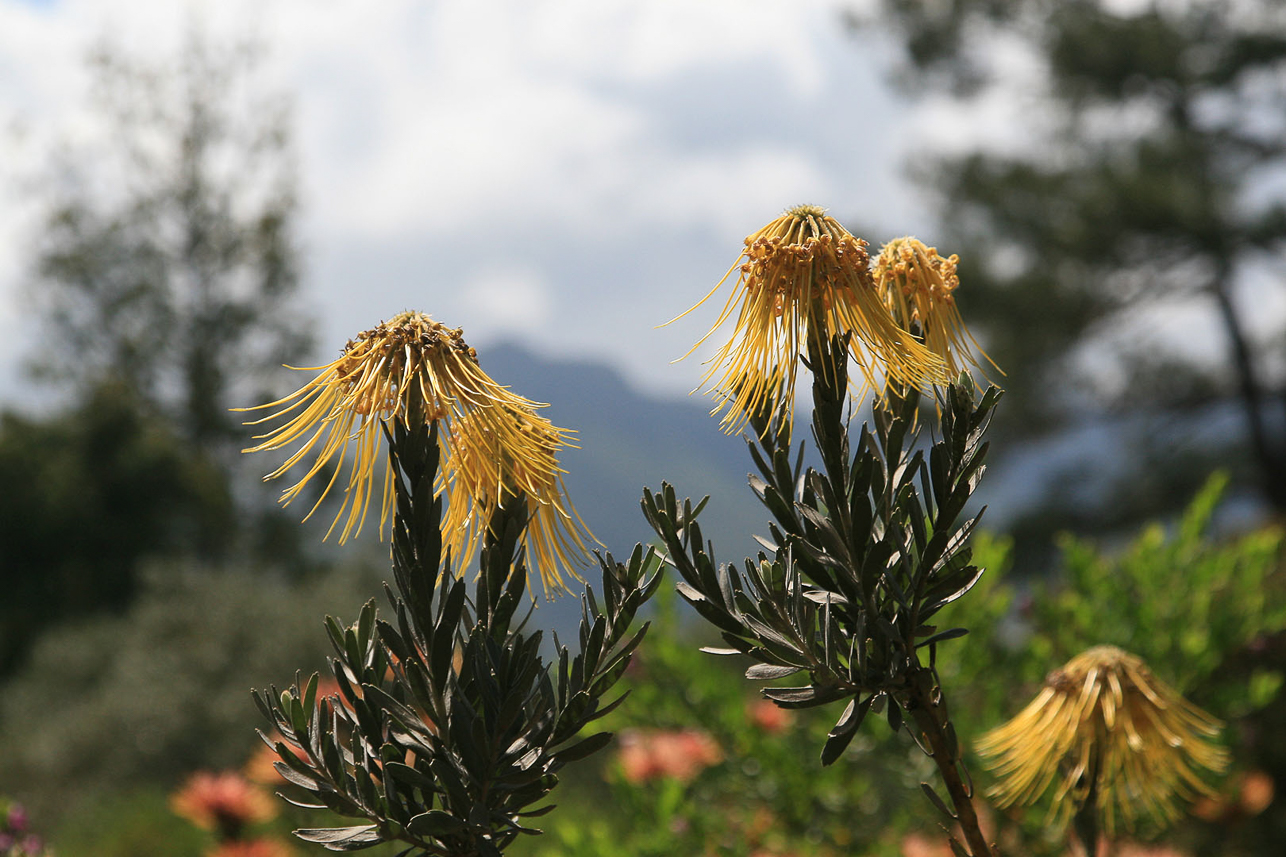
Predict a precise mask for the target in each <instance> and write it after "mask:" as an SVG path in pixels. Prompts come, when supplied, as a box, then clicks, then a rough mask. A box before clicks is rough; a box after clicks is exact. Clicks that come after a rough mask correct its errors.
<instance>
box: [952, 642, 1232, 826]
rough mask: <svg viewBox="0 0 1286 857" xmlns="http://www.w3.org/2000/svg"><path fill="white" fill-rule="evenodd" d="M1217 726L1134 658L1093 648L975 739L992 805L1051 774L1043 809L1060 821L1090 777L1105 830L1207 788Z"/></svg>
mask: <svg viewBox="0 0 1286 857" xmlns="http://www.w3.org/2000/svg"><path fill="white" fill-rule="evenodd" d="M1220 727H1221V724H1220V722H1219V721H1218V720H1216V719H1215V718H1213V717H1211V716H1210V715H1209V714H1206V713H1205V712H1204V711H1202V710H1201V709H1199V708H1197V707H1196V706H1194V705H1192V704H1191V703H1190V702H1188V701H1187V700H1186V699H1184V698H1183V697H1182V696H1180V695H1179V694H1178V693H1177V692H1176V691H1174V690H1173V689H1172V688H1170V687H1169V686H1167V685H1166V684H1165V683H1164V682H1162V681H1160V680H1158V679H1157V678H1156V677H1154V676H1153V675H1152V672H1151V671H1150V670H1149V669H1148V668H1147V665H1146V664H1144V663H1143V661H1142V659H1140V658H1138V657H1136V656H1135V655H1131V654H1129V653H1127V652H1124V651H1122V650H1120V649H1118V648H1115V647H1112V646H1098V647H1095V648H1093V649H1090V650H1089V651H1086V652H1084V653H1082V654H1080V655H1077V656H1076V657H1075V658H1073V659H1072V660H1070V661H1068V662H1067V664H1066V665H1065V666H1064V667H1063V668H1062V669H1059V670H1055V671H1054V672H1052V673H1050V674H1049V676H1048V677H1047V678H1046V679H1045V687H1044V688H1043V689H1042V690H1041V692H1040V694H1039V695H1037V697H1036V698H1035V699H1034V700H1033V701H1032V702H1031V704H1029V705H1028V706H1027V707H1026V708H1025V709H1023V711H1022V712H1021V713H1020V714H1019V715H1018V716H1017V717H1015V718H1014V719H1013V720H1010V721H1009V722H1008V723H1005V724H1004V725H1002V726H1000V727H998V728H997V729H994V730H993V731H991V732H989V733H987V734H986V735H984V736H983V737H982V738H981V739H979V741H978V742H977V747H978V752H979V753H980V754H981V755H982V756H983V758H984V759H985V760H986V762H987V765H988V767H990V768H991V769H992V770H993V771H994V772H995V774H996V775H997V777H998V780H997V783H996V785H995V786H993V787H992V789H991V791H990V792H989V794H990V796H991V797H993V798H994V799H996V802H997V803H998V804H999V805H1000V806H1002V807H1005V806H1010V805H1012V804H1029V803H1034V802H1035V801H1036V800H1038V799H1039V798H1040V797H1041V795H1043V794H1044V793H1045V792H1046V790H1047V789H1048V787H1049V786H1050V784H1051V783H1055V782H1057V788H1056V789H1055V794H1054V805H1053V806H1052V807H1051V809H1050V812H1051V815H1052V817H1053V819H1054V820H1055V822H1056V823H1057V824H1059V825H1060V826H1061V825H1063V824H1066V822H1067V820H1068V819H1069V817H1070V816H1071V815H1072V814H1073V812H1075V810H1076V807H1077V806H1078V805H1079V804H1080V803H1083V802H1085V800H1086V798H1087V796H1088V795H1089V794H1090V793H1091V786H1093V785H1094V784H1095V782H1096V783H1097V787H1096V788H1094V789H1093V793H1094V794H1095V796H1096V797H1095V799H1096V801H1097V809H1098V814H1099V818H1100V819H1101V820H1102V824H1103V826H1104V829H1105V830H1106V831H1107V832H1108V834H1109V835H1111V834H1112V833H1113V832H1114V830H1115V828H1116V826H1117V825H1118V823H1119V824H1122V825H1124V826H1125V827H1126V828H1127V829H1130V828H1133V827H1134V825H1135V822H1136V821H1137V820H1138V819H1139V818H1140V817H1142V816H1144V815H1147V816H1150V817H1152V818H1153V819H1154V820H1155V821H1157V822H1161V823H1164V822H1169V821H1173V820H1174V819H1175V818H1177V817H1178V815H1179V808H1178V807H1179V803H1180V801H1187V800H1191V799H1192V798H1194V797H1196V796H1197V795H1199V794H1207V795H1208V794H1211V790H1210V787H1209V785H1207V784H1206V782H1205V781H1204V779H1203V777H1202V772H1215V773H1217V772H1221V771H1223V770H1224V769H1225V768H1226V767H1227V765H1228V753H1227V751H1226V750H1225V749H1224V748H1222V747H1220V746H1219V745H1217V744H1215V743H1214V741H1213V740H1212V739H1213V738H1214V737H1215V736H1216V735H1217V734H1218V733H1219V729H1220Z"/></svg>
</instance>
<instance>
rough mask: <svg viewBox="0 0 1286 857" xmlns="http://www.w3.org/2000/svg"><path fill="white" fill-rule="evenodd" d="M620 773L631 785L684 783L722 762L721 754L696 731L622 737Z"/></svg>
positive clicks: (633, 733)
mask: <svg viewBox="0 0 1286 857" xmlns="http://www.w3.org/2000/svg"><path fill="white" fill-rule="evenodd" d="M619 759H620V762H621V771H622V773H623V774H624V776H625V779H626V780H628V781H629V782H631V783H640V782H645V781H647V780H653V779H664V778H671V779H676V780H679V781H681V782H687V781H689V780H691V779H693V778H695V777H696V776H697V774H699V773H701V772H702V771H703V770H705V769H706V768H708V767H710V766H711V765H717V764H718V763H719V762H721V761H723V750H722V749H721V748H720V747H719V745H718V744H717V743H716V742H715V740H714V738H712V737H710V735H709V733H706V732H702V731H701V730H699V729H682V730H678V731H672V732H659V731H644V730H637V729H631V730H627V731H625V732H622V733H621V750H620V753H619Z"/></svg>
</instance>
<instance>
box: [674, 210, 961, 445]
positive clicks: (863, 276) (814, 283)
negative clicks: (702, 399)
mask: <svg viewBox="0 0 1286 857" xmlns="http://www.w3.org/2000/svg"><path fill="white" fill-rule="evenodd" d="M866 246H867V245H866V242H865V241H862V240H861V239H859V238H855V237H854V236H853V235H852V234H851V233H849V231H848V230H846V229H845V228H844V227H843V226H841V225H840V224H839V222H838V221H836V220H835V219H834V218H832V217H829V216H828V215H826V213H825V211H824V210H823V209H821V208H818V207H817V206H798V207H796V208H793V209H791V210H789V211H787V212H786V213H785V214H784V215H783V216H781V217H779V218H777V219H776V220H774V221H773V222H772V223H769V224H768V225H767V226H765V227H764V228H763V229H761V230H759V231H758V232H756V233H755V234H754V235H751V236H749V237H748V238H746V240H745V249H744V250H743V251H742V255H741V257H740V258H739V259H738V260H737V262H736V263H735V264H734V265H733V266H732V267H731V268H730V269H729V270H728V273H727V274H725V275H724V277H723V279H722V280H720V281H719V283H718V285H716V286H715V287H714V289H712V290H711V291H710V292H709V294H707V295H706V296H705V297H704V298H702V299H701V300H700V301H698V302H697V304H696V306H694V307H692V309H689V310H688V311H687V312H685V313H684V314H683V315H687V314H688V312H692V310H694V309H696V308H697V307H698V306H701V304H703V303H705V302H706V301H707V300H709V299H710V297H711V296H713V295H714V293H715V292H716V291H718V290H719V289H720V288H721V287H722V286H723V285H724V283H726V282H727V281H728V278H729V277H731V276H732V274H733V272H738V274H739V277H738V281H737V285H738V288H736V289H734V290H733V293H732V295H731V296H729V298H728V301H727V303H726V304H725V305H724V308H723V311H722V312H721V313H720V315H719V318H718V320H717V321H716V322H715V323H714V325H713V326H712V327H711V328H710V331H709V332H708V333H706V335H705V336H703V337H702V338H701V340H700V341H699V342H698V343H697V345H696V346H694V347H693V350H695V348H696V347H698V346H700V345H701V344H702V343H703V342H705V341H706V340H707V339H708V338H709V337H710V336H711V335H712V334H713V333H714V332H715V331H716V330H717V329H718V328H719V327H720V326H722V325H723V323H724V322H725V321H727V320H728V319H729V318H731V317H732V316H733V314H734V312H735V314H736V322H735V325H734V330H733V335H732V339H731V340H729V341H728V342H727V343H726V344H725V345H723V346H722V347H721V348H720V349H719V351H718V352H717V353H716V354H715V356H714V357H713V358H712V359H711V361H710V362H711V364H712V365H711V368H710V370H709V371H708V372H707V373H706V375H705V378H704V379H703V381H702V383H703V384H705V383H709V382H710V381H711V379H712V378H714V376H715V375H719V378H718V380H717V381H715V382H714V384H713V385H712V389H713V390H714V391H715V392H716V393H717V394H718V395H719V396H721V397H722V401H721V402H720V404H719V405H718V406H716V408H715V409H714V412H715V413H718V412H719V411H721V410H723V409H724V408H727V412H726V413H725V414H724V415H723V418H722V425H723V428H724V430H725V431H727V432H728V433H734V432H737V431H739V430H740V429H741V428H742V427H743V426H744V425H745V423H746V421H747V420H748V419H749V418H750V416H751V415H752V414H754V413H756V412H759V411H761V410H762V409H765V408H766V409H770V410H771V411H772V412H773V413H778V412H781V413H782V415H783V416H784V417H785V422H786V426H787V427H789V426H790V423H791V416H792V411H793V403H794V391H795V376H796V369H797V363H798V358H799V355H801V354H806V353H807V350H808V349H807V345H808V342H809V339H810V337H812V338H817V339H820V340H825V339H829V338H830V337H832V336H835V335H837V334H838V335H843V334H851V335H852V336H851V339H850V345H849V348H850V356H851V357H852V358H853V360H854V361H855V362H856V364H857V366H858V368H859V370H860V371H861V373H862V375H863V376H864V378H865V381H866V383H867V384H868V385H869V386H870V387H872V388H875V389H882V388H883V386H884V384H885V383H888V382H897V383H899V384H903V385H907V386H913V387H924V386H927V385H929V384H933V383H939V382H944V381H946V380H947V378H948V376H947V369H946V365H945V364H944V363H943V360H942V358H941V357H938V356H937V355H935V354H933V353H932V352H931V351H929V350H928V349H927V348H925V347H924V346H923V345H922V344H920V343H919V342H917V341H916V340H915V338H914V337H913V336H912V335H911V334H910V333H909V332H907V331H906V330H903V329H902V328H900V327H899V326H898V325H897V324H896V322H895V321H894V319H893V317H892V316H891V315H890V313H889V310H888V309H887V307H886V306H885V305H884V303H883V300H882V298H881V297H880V295H879V293H878V292H877V290H876V288H875V284H874V282H873V280H872V278H871V272H870V257H869V256H868V254H867V252H866ZM682 317H683V316H679V318H682ZM689 353H691V352H689Z"/></svg>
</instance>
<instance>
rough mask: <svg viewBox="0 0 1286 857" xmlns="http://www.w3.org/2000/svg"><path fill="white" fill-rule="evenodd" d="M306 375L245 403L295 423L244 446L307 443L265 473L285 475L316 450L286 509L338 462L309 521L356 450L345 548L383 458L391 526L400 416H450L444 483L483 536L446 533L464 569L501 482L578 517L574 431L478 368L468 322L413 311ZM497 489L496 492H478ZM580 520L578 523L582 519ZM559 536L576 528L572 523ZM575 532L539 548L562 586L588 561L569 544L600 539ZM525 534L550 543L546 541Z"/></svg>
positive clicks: (385, 519) (344, 513)
mask: <svg viewBox="0 0 1286 857" xmlns="http://www.w3.org/2000/svg"><path fill="white" fill-rule="evenodd" d="M302 371H310V372H317V373H318V374H317V375H316V377H314V378H313V379H312V380H311V381H309V382H308V383H306V384H305V385H304V386H303V387H301V388H300V389H299V390H297V391H295V392H294V393H291V394H290V395H289V396H286V397H285V398H283V399H279V400H278V401H275V402H270V403H268V404H266V405H258V406H256V407H254V408H245V409H240V410H247V411H253V410H263V409H275V410H274V411H273V412H272V413H270V414H269V415H268V416H266V417H263V418H261V419H258V420H254V421H252V422H250V423H247V424H248V425H261V424H264V423H270V422H273V421H278V420H282V419H285V420H286V422H284V423H282V424H281V425H278V426H277V427H276V428H273V429H270V430H268V431H267V432H265V433H264V434H261V435H257V436H256V440H260V441H261V443H259V444H258V445H256V446H253V447H251V448H249V449H247V450H245V451H246V452H261V451H266V450H276V449H282V448H284V447H287V446H290V445H293V444H295V443H297V442H298V443H300V446H299V448H298V449H297V450H295V451H294V452H293V453H292V454H291V455H290V457H289V458H287V459H286V461H285V462H284V463H283V464H282V465H281V466H280V467H278V468H277V469H276V470H274V471H273V472H272V473H269V474H268V475H267V476H266V477H264V478H265V479H276V478H278V477H280V476H283V475H285V474H286V472H287V471H289V470H290V469H291V468H292V467H294V466H295V465H296V464H298V463H299V462H300V461H301V460H303V459H304V458H305V457H306V456H308V455H309V454H310V453H312V452H313V451H314V450H316V453H315V458H314V459H313V461H312V463H311V465H310V466H309V467H308V469H307V470H306V471H305V472H304V474H303V476H302V477H300V478H299V480H298V481H297V482H295V483H294V484H293V485H291V486H290V487H289V488H287V489H286V490H285V491H284V492H283V493H282V497H281V501H282V503H283V504H288V503H290V502H291V501H292V500H293V499H295V497H297V496H298V495H299V494H300V493H301V492H302V491H303V490H304V487H305V486H306V485H307V484H308V483H309V482H310V481H311V480H312V479H313V478H314V477H316V476H317V475H318V474H319V473H322V472H324V471H325V469H326V468H327V467H328V466H331V465H332V464H333V467H334V472H333V474H332V475H331V476H330V478H329V480H328V481H327V483H326V485H325V486H324V487H323V488H322V491H321V496H320V497H319V498H318V500H317V502H316V503H315V504H314V505H313V508H312V509H311V510H310V511H309V512H308V515H307V516H305V520H307V518H308V517H310V516H311V515H312V514H313V512H315V511H316V510H317V507H318V506H319V505H320V504H321V502H322V500H323V499H325V497H326V495H327V494H328V493H329V492H330V490H331V488H332V487H334V485H335V483H336V482H337V481H338V480H339V478H340V472H341V471H342V470H343V469H344V462H345V460H346V459H347V457H348V453H349V447H350V445H351V446H354V447H355V449H354V451H353V458H352V462H351V464H350V465H349V469H348V476H347V484H346V486H345V488H344V499H343V502H342V503H341V505H340V508H339V511H338V512H337V513H336V516H335V520H334V522H333V523H332V524H331V527H330V529H329V530H328V531H327V533H326V534H327V536H329V535H330V533H331V532H333V531H334V530H335V528H336V527H339V528H340V531H339V532H340V535H339V540H340V543H341V544H342V543H343V542H345V541H346V540H347V539H348V538H349V537H350V536H355V535H357V534H358V533H359V532H361V529H362V526H363V524H364V523H365V520H366V514H367V510H368V508H369V506H370V503H371V499H372V497H373V496H374V493H375V487H376V477H375V468H376V463H377V461H378V460H379V459H380V458H381V457H382V458H383V459H384V471H383V477H382V478H381V480H380V483H379V490H380V495H381V501H380V508H381V515H380V532H381V535H382V534H383V533H384V532H385V528H386V527H391V524H392V517H393V507H394V491H393V471H392V468H391V466H390V463H389V461H388V458H387V456H386V455H384V456H382V455H381V451H382V447H383V440H382V438H383V431H384V426H385V424H387V423H388V422H389V421H391V420H394V419H397V420H400V421H402V422H403V423H407V424H416V423H427V422H433V421H439V422H440V423H441V427H440V431H439V433H438V442H439V444H440V446H441V450H442V461H443V466H442V472H441V473H440V475H439V483H438V489H437V490H438V491H439V492H440V493H442V494H443V495H444V500H445V504H446V507H447V513H446V523H447V525H448V526H459V525H464V526H465V527H466V528H472V529H471V530H470V532H472V533H473V534H474V535H472V536H467V537H464V538H463V539H462V538H460V537H458V535H454V534H452V533H450V532H448V534H447V542H448V543H449V544H453V545H454V546H455V547H456V548H457V550H456V551H454V552H453V553H452V556H453V561H454V563H455V566H456V568H457V569H463V568H465V567H466V566H467V565H468V564H469V562H470V561H471V559H472V557H473V551H474V550H476V548H477V546H478V540H477V539H476V537H475V536H476V534H477V532H478V531H479V527H480V526H485V519H486V514H488V513H489V512H490V511H491V510H494V508H495V506H496V503H497V502H498V501H499V500H502V499H503V494H502V493H500V492H499V491H497V490H495V489H496V486H497V485H501V484H503V485H504V486H505V487H506V488H507V489H509V490H511V491H514V492H517V491H522V492H523V493H527V494H530V495H531V496H529V498H528V502H529V503H532V502H534V503H535V504H537V505H538V506H540V507H542V508H543V507H545V506H550V507H552V508H556V509H557V511H558V513H559V514H561V515H563V516H564V518H563V519H564V520H571V519H572V518H575V513H574V511H572V510H571V506H570V503H568V502H567V501H566V500H565V499H564V498H563V497H562V495H561V493H560V492H561V490H562V487H563V486H562V481H561V478H560V474H561V472H562V471H560V470H559V469H558V464H557V453H558V450H559V449H560V448H561V447H563V446H566V445H567V440H566V438H567V436H568V435H569V434H570V432H569V431H568V430H566V429H560V428H555V427H554V426H552V425H550V423H549V421H548V420H544V419H542V418H540V417H537V416H536V415H535V411H536V409H537V408H541V407H544V405H542V404H538V403H536V402H533V401H531V400H529V399H525V398H523V397H522V396H519V395H517V394H515V393H512V392H510V391H509V390H508V389H507V388H506V387H503V386H501V385H500V384H497V383H496V382H495V381H493V380H492V379H491V378H490V377H488V376H487V374H486V373H485V372H483V371H482V369H481V368H480V367H479V365H478V356H477V352H475V351H474V349H472V348H470V347H469V346H468V345H467V344H466V343H465V341H464V337H463V334H462V331H461V330H460V329H459V328H451V327H447V326H446V325H444V324H442V323H441V322H437V321H434V320H433V319H432V318H431V317H429V316H428V315H425V314H424V313H420V312H414V311H408V312H403V313H400V314H398V315H396V316H394V317H393V318H391V319H389V320H388V321H387V322H382V323H380V324H379V325H377V326H376V327H374V328H372V329H370V330H366V331H363V332H362V333H360V334H358V335H357V337H356V338H355V339H353V340H350V341H349V342H348V344H347V345H346V346H345V347H344V351H343V353H342V354H341V355H340V356H339V358H338V359H336V360H334V361H333V362H331V363H328V364H326V365H325V366H316V367H311V368H309V369H306V370H302ZM461 438H463V439H464V440H463V441H462V440H461ZM462 443H463V446H462ZM456 455H463V456H464V457H465V461H464V462H455V463H453V462H452V459H453V457H455V456H456ZM465 462H467V463H465ZM448 474H452V475H448ZM488 488H490V489H491V490H490V492H489V493H485V494H479V493H475V492H476V491H486V490H487V489H488ZM480 513H481V518H480V517H479V514H480ZM549 516H550V513H549V512H545V513H544V514H543V515H536V516H533V518H535V519H538V520H539V521H541V522H542V523H543V524H544V525H545V527H546V529H550V528H551V526H552V525H551V524H550V523H549ZM575 520H576V521H577V522H579V518H575ZM341 521H342V522H343V524H342V526H341V525H340V522H341ZM538 532H539V531H538ZM559 532H561V533H564V534H566V533H567V532H568V530H567V529H566V528H565V529H564V530H561V531H559ZM571 532H572V535H570V536H567V537H566V538H565V539H564V540H562V541H557V542H555V544H557V545H560V546H562V547H563V549H560V550H557V551H545V552H543V553H541V552H539V551H537V552H536V553H537V554H538V556H537V557H536V559H537V567H538V568H539V571H540V573H541V577H542V579H543V580H545V582H546V586H547V587H548V586H549V585H550V584H551V583H553V584H556V583H557V582H558V581H559V571H558V569H559V566H560V565H561V566H562V567H570V565H572V564H578V563H583V561H584V559H583V556H582V555H580V554H578V553H576V551H573V550H571V549H569V548H568V546H571V547H575V548H577V549H580V548H583V546H584V543H585V539H586V538H589V539H592V537H590V536H588V533H586V534H585V536H584V537H582V536H581V535H580V532H579V531H576V530H573V531H571ZM526 538H534V539H535V540H536V541H540V539H541V538H542V537H541V536H539V535H537V536H534V537H533V536H530V535H528V536H526ZM540 543H541V544H547V542H540ZM573 573H574V572H573Z"/></svg>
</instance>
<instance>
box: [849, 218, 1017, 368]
mask: <svg viewBox="0 0 1286 857" xmlns="http://www.w3.org/2000/svg"><path fill="white" fill-rule="evenodd" d="M959 261H960V257H958V256H955V255H951V256H947V257H945V258H944V257H943V256H940V255H938V251H937V249H936V248H934V247H926V246H925V245H924V243H923V242H921V241H920V240H918V239H916V238H911V237H906V238H896V239H894V240H892V241H890V242H889V243H887V244H885V245H884V247H883V249H881V250H880V255H879V256H878V257H877V258H876V260H875V268H874V277H875V284H876V286H877V288H878V289H879V291H880V294H881V295H882V296H883V298H884V301H885V304H886V305H887V306H888V309H889V312H890V313H891V314H892V315H893V318H894V320H896V321H897V323H898V326H900V327H901V328H902V329H904V330H909V331H912V332H913V333H916V334H917V335H919V336H921V337H923V340H924V344H925V345H926V346H927V347H928V349H929V350H930V351H932V352H933V353H934V354H937V355H938V356H939V357H941V358H942V360H943V361H944V362H945V363H946V364H947V368H948V369H949V370H950V371H951V374H952V375H953V376H954V375H957V374H959V373H960V371H961V370H963V369H964V368H965V365H964V364H965V363H968V364H970V365H972V366H974V367H975V368H977V369H978V370H980V371H982V373H983V375H984V376H985V375H986V370H985V369H984V367H983V366H982V364H981V363H979V362H978V358H977V357H975V356H974V350H977V352H978V353H979V354H981V355H982V356H983V357H984V358H985V359H986V361H987V362H988V363H990V364H991V366H992V368H993V369H995V370H996V371H997V372H1000V374H1002V375H1003V374H1005V373H1004V372H1003V371H1001V369H1000V367H999V366H997V365H996V363H995V361H993V360H992V359H991V358H990V357H988V356H987V353H986V352H985V351H983V350H982V348H981V347H980V346H979V345H978V342H977V340H975V339H974V338H973V335H972V334H971V333H969V329H968V328H967V327H965V323H964V319H962V318H961V317H960V310H959V309H958V308H957V307H956V300H955V295H954V294H953V293H954V292H955V290H956V288H957V287H958V286H959V285H960V278H959V277H958V276H957V275H956V265H957V264H958V263H959Z"/></svg>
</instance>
